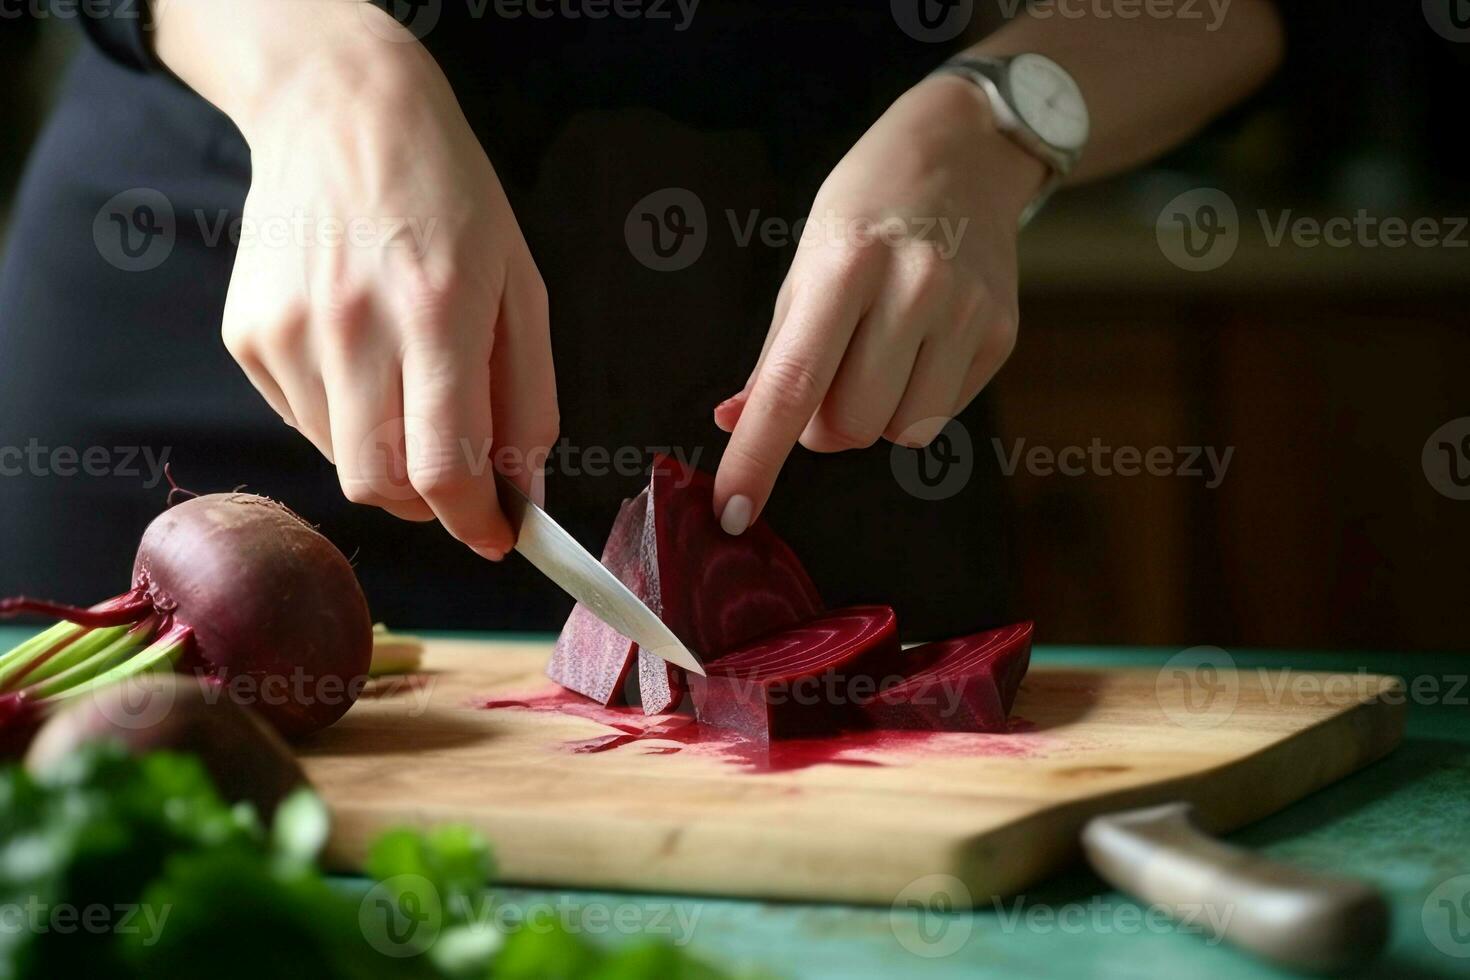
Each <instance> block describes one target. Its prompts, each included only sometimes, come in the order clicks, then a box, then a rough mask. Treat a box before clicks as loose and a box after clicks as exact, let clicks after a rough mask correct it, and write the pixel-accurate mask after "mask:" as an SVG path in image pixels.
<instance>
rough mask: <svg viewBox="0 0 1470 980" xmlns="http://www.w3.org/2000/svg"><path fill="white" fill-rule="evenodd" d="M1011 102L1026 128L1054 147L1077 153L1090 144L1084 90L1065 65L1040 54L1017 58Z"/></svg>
mask: <svg viewBox="0 0 1470 980" xmlns="http://www.w3.org/2000/svg"><path fill="white" fill-rule="evenodd" d="M1009 80H1010V88H1011V93H1010V94H1011V101H1012V102H1013V103H1014V104H1015V107H1016V112H1018V113H1020V115H1021V118H1022V119H1023V120H1024V121H1025V122H1026V125H1028V126H1030V127H1031V128H1032V129H1034V130H1036V132H1037V133H1038V134H1039V135H1040V136H1041V138H1042V139H1044V140H1046V141H1047V142H1048V143H1050V144H1051V145H1053V146H1058V147H1061V148H1062V149H1064V150H1077V149H1081V148H1082V144H1084V143H1086V142H1087V105H1086V104H1085V103H1084V102H1083V101H1082V90H1081V89H1079V88H1078V87H1077V83H1076V82H1074V81H1073V80H1072V76H1071V75H1068V74H1067V72H1066V71H1065V70H1064V69H1063V68H1062V66H1061V65H1059V64H1057V63H1056V62H1055V61H1052V60H1051V59H1050V58H1044V57H1042V56H1041V55H1039V54H1023V55H1017V56H1016V58H1015V59H1014V60H1012V61H1011V65H1010V79H1009Z"/></svg>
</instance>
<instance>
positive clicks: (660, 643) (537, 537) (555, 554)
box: [495, 473, 704, 674]
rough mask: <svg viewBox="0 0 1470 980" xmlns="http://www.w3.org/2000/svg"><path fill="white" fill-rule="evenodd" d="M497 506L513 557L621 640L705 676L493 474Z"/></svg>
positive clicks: (595, 565) (616, 585)
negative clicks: (512, 539) (509, 531)
mask: <svg viewBox="0 0 1470 980" xmlns="http://www.w3.org/2000/svg"><path fill="white" fill-rule="evenodd" d="M495 488H496V489H497V490H498V491H499V493H500V506H501V508H502V509H503V510H504V511H505V516H506V517H507V518H509V519H510V523H511V526H512V527H514V528H515V530H516V551H519V552H520V553H521V554H522V555H524V556H525V558H526V560H527V561H529V562H530V563H531V564H532V565H535V566H536V567H537V568H538V569H540V570H541V572H542V574H544V575H545V576H546V577H547V578H549V579H551V580H552V581H553V582H555V583H556V584H557V585H559V586H561V587H562V588H563V589H564V590H565V591H566V592H567V594H568V595H570V596H571V597H572V598H573V599H576V600H577V601H578V602H580V603H581V604H582V605H584V606H586V607H587V608H588V609H590V610H592V612H593V614H594V615H595V616H597V618H598V619H600V620H602V621H603V622H604V623H606V624H607V625H609V626H611V627H612V628H613V629H615V630H617V631H618V632H619V633H621V634H622V635H623V636H626V637H627V638H628V639H630V640H632V641H633V642H634V643H636V644H638V646H639V648H640V649H643V650H647V651H648V652H649V653H651V654H653V655H654V656H655V657H659V658H661V659H663V660H667V661H668V662H669V663H671V664H675V665H676V666H679V667H683V668H684V669H685V670H692V671H694V672H695V673H696V674H703V673H704V668H703V667H702V666H700V663H699V659H698V658H697V657H695V656H694V654H693V653H691V652H690V651H689V649H688V648H686V647H685V646H684V644H683V643H680V642H679V638H678V637H677V636H675V635H674V631H673V630H671V629H669V628H668V627H667V626H665V625H664V621H663V620H661V619H659V618H658V616H656V615H655V614H654V612H653V610H652V609H649V608H648V607H647V606H646V605H644V604H643V602H642V600H640V599H639V598H638V597H637V596H636V595H634V594H633V592H632V591H631V590H630V589H629V588H628V587H627V586H626V585H624V584H623V583H622V582H620V581H618V577H617V576H616V575H614V574H613V573H612V572H610V571H608V570H607V567H606V566H605V565H603V564H602V562H600V561H598V560H597V559H596V558H594V557H592V555H591V553H590V552H588V551H587V549H586V548H584V547H582V546H581V545H580V544H578V543H577V539H576V538H574V537H572V536H571V535H570V534H569V533H567V530H566V528H564V527H562V526H561V525H560V524H558V523H556V521H554V520H552V519H551V515H550V514H548V513H546V511H544V510H542V509H541V508H540V507H537V506H536V504H535V503H534V502H533V501H532V500H531V499H530V498H529V497H527V496H526V495H525V494H524V493H522V492H521V490H520V488H519V487H517V486H516V485H515V484H514V483H511V482H510V480H508V479H506V478H505V477H504V476H502V475H501V474H499V473H497V474H495Z"/></svg>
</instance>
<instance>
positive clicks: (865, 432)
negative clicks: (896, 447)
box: [818, 409, 883, 449]
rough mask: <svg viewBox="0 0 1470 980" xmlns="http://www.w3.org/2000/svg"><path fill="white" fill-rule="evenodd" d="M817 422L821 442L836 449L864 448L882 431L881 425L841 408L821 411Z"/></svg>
mask: <svg viewBox="0 0 1470 980" xmlns="http://www.w3.org/2000/svg"><path fill="white" fill-rule="evenodd" d="M818 423H819V427H820V428H821V430H822V432H821V435H822V438H821V442H822V443H824V444H826V445H831V446H833V447H834V448H836V449H866V448H868V447H869V446H871V445H873V444H874V443H876V442H877V441H878V437H879V436H880V435H882V433H883V428H882V426H881V425H878V424H874V423H873V422H872V421H870V420H868V419H864V418H860V417H859V416H858V415H856V414H855V413H853V412H851V411H844V410H841V409H839V410H836V411H832V412H823V413H822V415H821V417H820V418H819V419H818Z"/></svg>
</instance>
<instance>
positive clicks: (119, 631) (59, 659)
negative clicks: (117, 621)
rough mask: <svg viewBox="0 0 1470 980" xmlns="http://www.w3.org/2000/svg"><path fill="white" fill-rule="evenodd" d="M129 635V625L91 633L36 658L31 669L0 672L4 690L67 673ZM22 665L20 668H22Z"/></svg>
mask: <svg viewBox="0 0 1470 980" xmlns="http://www.w3.org/2000/svg"><path fill="white" fill-rule="evenodd" d="M127 632H128V628H127V627H126V626H109V627H107V628H105V629H96V630H88V631H87V632H86V633H84V634H82V635H81V636H79V637H77V638H76V639H74V640H72V641H71V642H70V643H68V644H67V645H66V646H65V647H63V648H62V649H60V650H56V651H55V652H53V653H51V654H50V655H49V656H46V657H45V658H44V659H42V658H37V659H33V660H32V661H31V663H30V664H29V665H27V669H20V670H14V671H12V672H10V673H6V672H5V671H3V670H0V689H4V690H11V689H13V688H16V687H22V686H24V687H30V686H31V685H33V684H35V683H37V682H39V681H43V680H45V679H46V678H48V677H55V676H56V675H57V674H61V673H65V672H66V671H69V670H71V669H72V668H74V667H76V666H77V665H79V664H83V663H85V662H86V661H87V660H89V659H90V658H92V657H93V656H95V655H96V654H98V653H99V652H101V651H102V650H105V649H107V648H108V647H110V646H111V645H112V644H113V643H114V642H115V641H116V640H117V639H118V638H119V637H121V636H123V635H124V634H125V633H127ZM19 666H20V665H17V667H19Z"/></svg>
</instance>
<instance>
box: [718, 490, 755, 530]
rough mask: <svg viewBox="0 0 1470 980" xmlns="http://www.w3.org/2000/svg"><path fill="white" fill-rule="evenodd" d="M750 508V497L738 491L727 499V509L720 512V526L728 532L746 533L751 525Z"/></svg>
mask: <svg viewBox="0 0 1470 980" xmlns="http://www.w3.org/2000/svg"><path fill="white" fill-rule="evenodd" d="M750 509H751V508H750V498H749V497H747V496H745V495H744V494H739V493H737V494H736V495H735V496H733V497H731V498H730V499H729V500H728V501H726V503H725V510H724V512H723V513H721V514H720V527H722V528H724V529H725V533H726V534H744V533H745V529H746V528H748V527H750Z"/></svg>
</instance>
